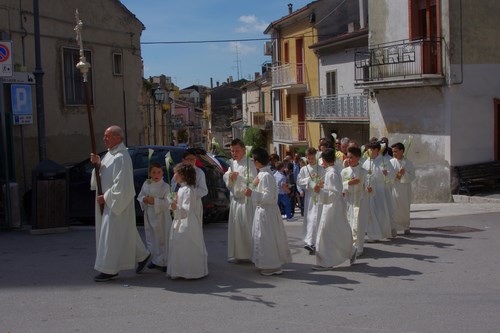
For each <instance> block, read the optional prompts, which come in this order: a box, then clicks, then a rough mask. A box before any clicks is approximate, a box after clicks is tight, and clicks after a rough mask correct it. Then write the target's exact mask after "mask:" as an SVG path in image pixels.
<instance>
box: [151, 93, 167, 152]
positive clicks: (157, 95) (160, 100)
mask: <svg viewBox="0 0 500 333" xmlns="http://www.w3.org/2000/svg"><path fill="white" fill-rule="evenodd" d="M154 97H155V100H156V101H157V102H158V104H159V105H160V114H161V108H162V104H163V100H164V99H165V90H163V89H161V88H160V87H158V88H157V89H156V90H155V91H154ZM153 112H154V117H153V126H154V127H153V131H154V144H155V145H156V108H155V107H153Z"/></svg>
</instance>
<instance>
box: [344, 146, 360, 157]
mask: <svg viewBox="0 0 500 333" xmlns="http://www.w3.org/2000/svg"><path fill="white" fill-rule="evenodd" d="M347 152H348V153H351V155H353V156H356V157H361V149H359V148H358V147H349V148H347Z"/></svg>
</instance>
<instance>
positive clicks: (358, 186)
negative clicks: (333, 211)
mask: <svg viewBox="0 0 500 333" xmlns="http://www.w3.org/2000/svg"><path fill="white" fill-rule="evenodd" d="M360 159H361V149H359V148H358V147H349V148H348V149H347V159H346V161H347V163H348V166H347V167H346V168H344V169H343V170H342V173H341V176H342V183H343V189H344V198H345V201H346V205H347V220H348V221H349V224H350V225H351V230H352V238H353V242H354V246H355V247H356V249H357V254H356V255H357V256H360V255H362V254H363V248H364V243H365V233H366V225H367V223H368V201H367V197H366V192H365V187H366V176H367V174H368V173H367V171H366V170H365V169H363V168H362V167H361V164H360Z"/></svg>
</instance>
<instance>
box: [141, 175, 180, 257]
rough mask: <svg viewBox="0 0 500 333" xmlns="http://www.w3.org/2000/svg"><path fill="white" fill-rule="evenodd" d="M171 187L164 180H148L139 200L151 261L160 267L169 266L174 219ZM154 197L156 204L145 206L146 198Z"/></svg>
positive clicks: (143, 186)
mask: <svg viewBox="0 0 500 333" xmlns="http://www.w3.org/2000/svg"><path fill="white" fill-rule="evenodd" d="M169 194H170V185H168V184H167V183H165V182H164V181H163V179H161V180H160V181H158V182H154V181H151V180H147V181H145V182H144V184H143V185H142V189H141V192H140V193H139V194H138V195H137V200H138V201H139V204H140V206H141V209H142V211H143V212H144V230H145V232H146V245H147V247H148V250H149V252H150V253H151V261H152V262H153V264H155V265H158V266H167V260H168V240H169V236H170V228H171V226H172V217H171V216H170V208H169V205H170V202H169V198H168V196H169ZM147 196H149V197H154V204H153V205H150V204H145V203H144V201H143V200H144V198H145V197H147Z"/></svg>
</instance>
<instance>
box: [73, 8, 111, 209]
mask: <svg viewBox="0 0 500 333" xmlns="http://www.w3.org/2000/svg"><path fill="white" fill-rule="evenodd" d="M75 19H76V26H75V29H74V30H75V32H76V41H77V42H78V44H79V46H80V61H79V62H78V63H77V64H76V68H78V70H80V73H81V74H82V77H83V94H84V96H85V103H86V104H87V115H88V118H89V129H90V144H91V146H92V147H91V148H92V154H94V155H96V154H97V151H96V144H95V134H94V122H93V120H92V107H91V105H90V87H89V82H88V79H87V74H88V72H89V69H90V64H89V63H88V62H87V59H86V58H85V54H84V52H83V42H82V27H83V22H82V21H81V20H80V16H79V14H78V9H77V10H76V13H75ZM94 173H95V179H96V183H97V195H102V186H101V175H100V174H99V166H98V165H94ZM99 206H100V208H101V214H102V213H103V211H104V205H103V204H100V205H99Z"/></svg>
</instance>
